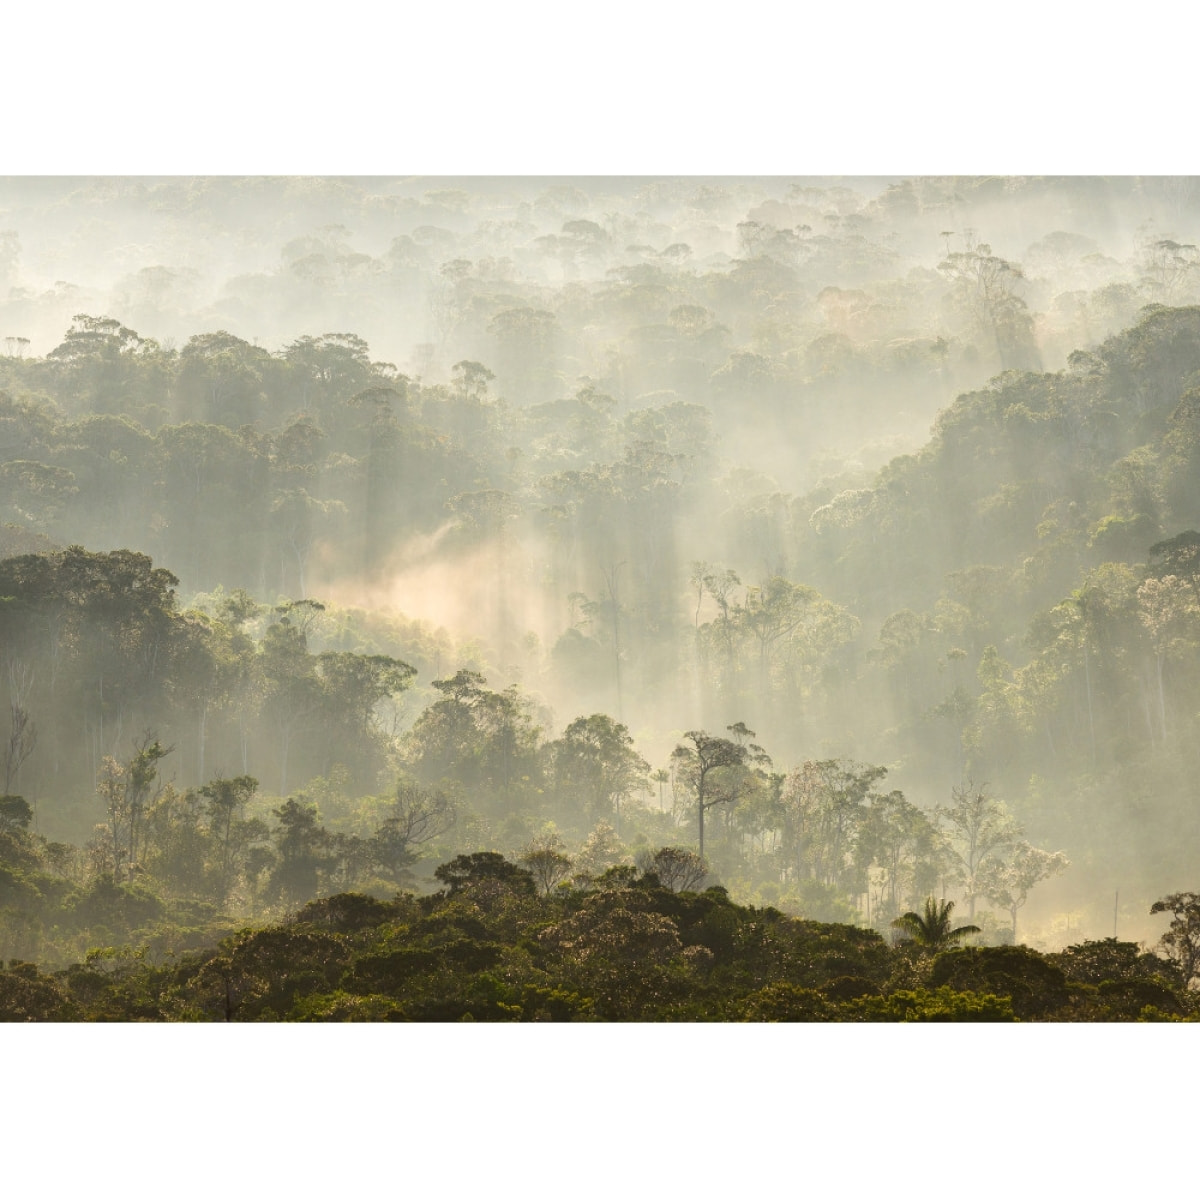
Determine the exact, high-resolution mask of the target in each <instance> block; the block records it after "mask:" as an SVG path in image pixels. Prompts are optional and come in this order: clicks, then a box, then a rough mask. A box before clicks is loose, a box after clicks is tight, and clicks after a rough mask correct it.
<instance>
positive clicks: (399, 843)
mask: <svg viewBox="0 0 1200 1200" xmlns="http://www.w3.org/2000/svg"><path fill="white" fill-rule="evenodd" d="M457 819H458V813H457V810H456V808H455V805H454V802H453V801H452V800H451V799H450V798H449V797H448V796H447V795H446V793H445V792H441V791H437V790H435V789H433V788H427V787H422V786H421V785H420V784H419V783H414V782H412V781H411V780H407V779H402V780H400V781H399V782H398V783H397V784H396V791H395V794H394V796H393V799H392V804H391V808H390V810H389V815H388V816H387V817H386V818H385V819H384V821H383V823H382V824H381V825H380V826H379V828H378V829H377V830H376V831H375V833H374V834H373V835H372V837H371V839H370V842H369V848H370V854H371V860H372V862H373V864H374V866H375V869H376V870H377V871H378V872H379V873H380V875H382V876H383V878H384V879H387V880H389V881H390V882H392V883H395V884H397V885H403V884H405V883H407V882H408V881H409V879H410V877H411V868H412V865H413V863H415V862H416V861H417V857H418V854H417V847H419V846H423V845H425V843H427V842H431V841H433V840H434V839H435V838H438V837H441V835H442V834H443V833H445V832H446V831H447V830H448V829H450V828H451V827H452V826H453V825H454V823H455V821H456V820H457Z"/></svg>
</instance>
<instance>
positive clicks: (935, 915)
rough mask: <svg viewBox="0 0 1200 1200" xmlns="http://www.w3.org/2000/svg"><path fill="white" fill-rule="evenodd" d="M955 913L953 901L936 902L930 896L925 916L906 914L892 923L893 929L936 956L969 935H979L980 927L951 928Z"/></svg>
mask: <svg viewBox="0 0 1200 1200" xmlns="http://www.w3.org/2000/svg"><path fill="white" fill-rule="evenodd" d="M953 911H954V901H953V900H935V899H934V898H933V897H932V896H930V897H929V898H928V899H927V900H926V901H925V912H924V914H921V913H915V912H906V913H905V914H904V916H902V917H897V918H896V919H895V920H894V921H893V922H892V928H893V929H899V930H901V931H902V932H904V933H907V934H908V939H907V940H909V941H911V942H913V943H915V944H916V945H917V946H918V947H919V948H920V949H921V950H924V951H926V952H927V953H930V954H936V953H937V952H938V951H939V950H946V949H948V948H949V947H951V946H953V945H954V944H955V943H956V942H958V941H960V940H961V939H962V938H965V937H966V936H967V935H968V934H972V933H978V932H979V926H978V925H960V926H959V927H958V928H957V929H951V927H950V914H951V912H953Z"/></svg>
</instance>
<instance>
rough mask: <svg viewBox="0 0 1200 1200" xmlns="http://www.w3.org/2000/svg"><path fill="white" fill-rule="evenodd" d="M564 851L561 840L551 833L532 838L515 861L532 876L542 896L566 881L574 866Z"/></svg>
mask: <svg viewBox="0 0 1200 1200" xmlns="http://www.w3.org/2000/svg"><path fill="white" fill-rule="evenodd" d="M565 850H566V847H565V846H564V845H563V843H562V839H561V838H560V837H559V836H558V835H557V834H554V833H551V834H547V835H544V836H542V837H537V838H534V839H533V841H531V842H530V843H529V844H528V845H527V846H526V847H525V848H524V849H523V850H522V851H521V857H520V858H518V859H517V862H519V863H520V864H521V866H523V867H525V868H526V869H527V870H528V871H529V873H530V874H531V875H532V876H533V878H534V880H535V881H536V882H537V886H538V891H539V892H541V894H542V895H543V896H548V895H549V894H550V893H551V892H552V891H553V890H554V889H555V888H556V887H557V886H558V885H559V884H560V883H561V882H562V881H563V880H564V879H566V877H567V876H568V875H569V874H570V873H571V868H572V867H573V866H574V865H575V864H574V862H573V861H572V860H571V858H570V856H569V855H567V854H566V853H565Z"/></svg>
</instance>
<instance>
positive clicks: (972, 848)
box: [934, 782, 1022, 921]
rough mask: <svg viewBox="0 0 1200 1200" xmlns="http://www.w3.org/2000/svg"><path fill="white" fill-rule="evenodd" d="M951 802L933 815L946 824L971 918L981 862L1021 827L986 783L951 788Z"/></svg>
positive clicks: (1010, 840)
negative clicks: (992, 793)
mask: <svg viewBox="0 0 1200 1200" xmlns="http://www.w3.org/2000/svg"><path fill="white" fill-rule="evenodd" d="M951 797H952V798H953V803H952V804H951V805H950V806H949V807H948V808H944V807H939V808H937V809H935V810H934V811H935V812H936V814H937V816H938V817H939V818H940V819H944V820H945V821H946V822H947V823H948V824H949V826H950V837H949V840H950V847H951V852H952V853H953V854H954V857H955V858H956V859H957V861H958V866H959V869H960V871H961V874H962V879H963V884H964V887H965V889H966V895H967V904H968V913H967V915H968V918H969V919H970V920H972V921H973V920H974V919H975V900H976V897H978V896H979V895H981V894H982V892H983V887H982V886H981V884H980V880H979V873H980V870H981V869H982V868H983V866H984V864H985V863H988V862H994V861H996V860H998V859H999V858H1000V856H1001V855H1002V854H1004V852H1005V851H1007V850H1008V849H1009V848H1010V847H1011V846H1012V845H1013V843H1015V842H1016V841H1017V839H1018V838H1019V837H1020V836H1021V833H1022V830H1021V827H1020V826H1019V825H1018V824H1017V823H1016V821H1014V820H1013V818H1012V817H1011V816H1010V815H1009V812H1008V810H1007V809H1006V808H1005V807H1004V805H1003V804H1001V803H1000V801H999V800H997V799H995V797H993V796H991V795H990V794H989V793H988V790H987V785H986V784H985V785H983V786H981V787H976V786H975V785H974V784H973V783H971V782H967V783H965V784H963V785H962V786H961V787H956V788H953V789H951Z"/></svg>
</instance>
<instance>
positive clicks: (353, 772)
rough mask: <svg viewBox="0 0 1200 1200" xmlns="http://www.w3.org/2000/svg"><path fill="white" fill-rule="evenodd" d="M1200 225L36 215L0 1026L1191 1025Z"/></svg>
mask: <svg viewBox="0 0 1200 1200" xmlns="http://www.w3.org/2000/svg"><path fill="white" fill-rule="evenodd" d="M1197 225H1200V183H1198V182H1197V181H1196V180H1194V179H1179V178H1166V177H1145V178H1143V177H1134V176H1129V177H1113V178H1099V177H1084V176H1072V177H1062V178H1050V177H1019V178H1018V177H912V178H883V177H879V178H869V177H864V178H820V179H818V178H813V179H785V178H733V177H727V178H701V177H696V178H661V179H659V178H649V177H647V178H620V177H608V178H598V179H584V178H575V179H535V178H507V179H483V178H474V179H433V178H415V177H414V178H386V177H371V178H350V177H347V178H333V177H326V178H317V177H268V178H249V177H234V176H230V177H163V178H154V177H149V176H147V177H137V178H118V177H111V178H87V179H82V178H81V179H70V178H65V177H54V178H49V177H47V178H33V177H27V178H14V179H7V180H0V764H2V769H3V772H4V780H3V785H2V788H0V1017H3V1018H4V1019H7V1020H20V1021H23V1020H42V1021H110V1022H111V1021H245V1020H259V1021H350V1020H368V1021H427V1022H428V1021H435V1022H444V1021H460V1020H473V1021H479V1020H484V1021H539V1020H552V1021H601V1022H613V1021H673V1022H698V1021H722V1022H730V1021H738V1022H743V1021H755V1022H758V1021H854V1022H873V1021H886V1022H897V1021H985V1020H986V1021H1014V1020H1016V1021H1054V1022H1060V1021H1072V1022H1080V1021H1178V1020H1188V1019H1191V1018H1193V1017H1194V1016H1195V1015H1196V1014H1197V1013H1200V1007H1197V1004H1196V999H1195V997H1196V991H1195V990H1194V987H1193V985H1194V984H1195V983H1196V980H1197V979H1198V978H1200V894H1198V893H1197V892H1194V891H1191V890H1189V889H1195V888H1200V863H1198V862H1197V856H1196V852H1195V847H1196V846H1197V844H1200V783H1198V782H1197V781H1198V780H1200V737H1198V736H1197V734H1198V733H1200V729H1198V728H1197V726H1198V725H1200V671H1198V670H1197V668H1198V667H1200V661H1198V660H1200V532H1198V531H1200V250H1198V249H1197V246H1196V245H1195V244H1193V243H1191V242H1189V241H1187V240H1186V239H1187V238H1188V237H1189V236H1192V235H1193V234H1194V231H1195V228H1196V227H1197ZM64 277H69V278H64ZM330 330H341V331H342V332H329V331H330ZM351 331H353V332H351Z"/></svg>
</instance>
